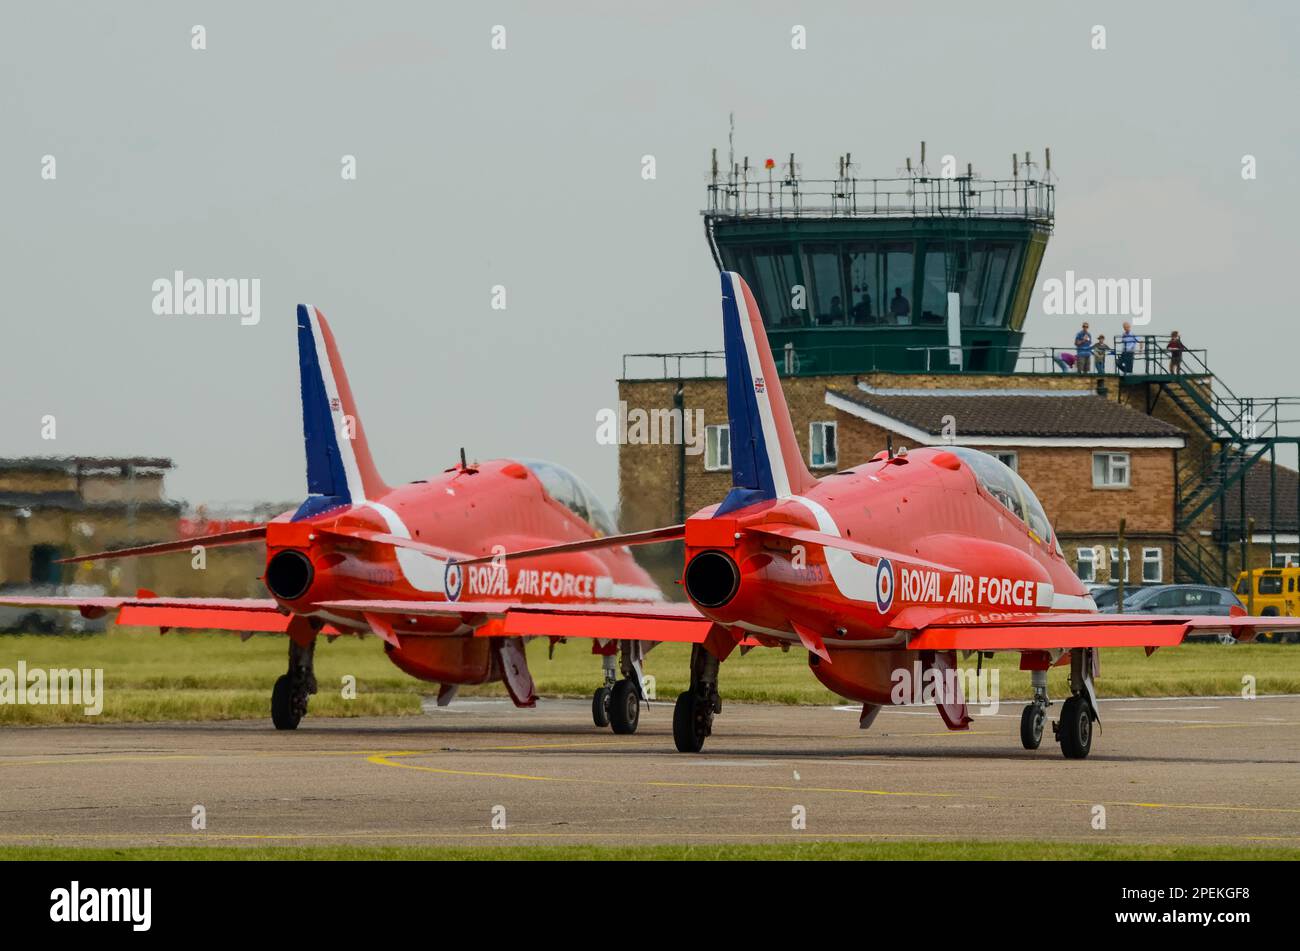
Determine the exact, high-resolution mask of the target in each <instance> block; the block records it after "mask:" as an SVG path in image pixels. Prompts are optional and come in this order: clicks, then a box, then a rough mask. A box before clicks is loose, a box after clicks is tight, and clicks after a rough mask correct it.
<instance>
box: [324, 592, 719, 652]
mask: <svg viewBox="0 0 1300 951" xmlns="http://www.w3.org/2000/svg"><path fill="white" fill-rule="evenodd" d="M318 607H320V608H321V609H322V610H326V611H355V612H360V613H362V614H364V615H366V616H367V619H368V620H371V626H372V627H375V626H376V625H375V623H374V620H373V619H374V618H376V617H381V618H383V619H384V623H382V624H380V625H379V626H380V628H381V629H382V628H385V627H387V628H391V630H392V632H394V633H396V634H404V633H405V632H403V631H402V628H401V619H402V618H404V617H410V618H418V617H459V618H460V619H461V621H462V622H464V623H465V624H469V625H471V626H473V627H474V628H475V632H474V633H475V636H476V637H533V636H547V637H591V638H597V639H606V638H617V639H620V640H636V641H657V642H670V641H672V642H678V643H685V644H699V643H702V642H703V641H704V639H705V637H706V636H707V635H708V633H709V627H710V626H711V624H712V622H710V621H708V620H706V619H705V618H704V617H702V616H701V615H700V613H699V612H698V611H697V610H695V608H694V607H693V606H692V605H690V604H686V603H682V602H668V601H638V602H599V603H594V604H544V603H527V604H520V603H519V602H517V601H382V600H356V601H324V602H322V603H321V604H319V605H318ZM376 633H379V634H380V636H384V631H383V630H380V631H377V632H376ZM410 633H411V634H416V635H418V634H419V633H420V632H418V631H412V632H410Z"/></svg>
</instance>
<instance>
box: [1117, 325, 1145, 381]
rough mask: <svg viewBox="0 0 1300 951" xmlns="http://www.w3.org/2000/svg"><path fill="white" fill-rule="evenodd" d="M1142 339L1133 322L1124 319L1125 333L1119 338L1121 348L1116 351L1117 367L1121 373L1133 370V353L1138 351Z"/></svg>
mask: <svg viewBox="0 0 1300 951" xmlns="http://www.w3.org/2000/svg"><path fill="white" fill-rule="evenodd" d="M1140 343H1141V341H1140V340H1139V339H1138V335H1137V334H1135V333H1134V332H1133V324H1132V323H1130V322H1129V321H1127V320H1126V321H1124V333H1123V334H1121V335H1120V338H1119V349H1118V350H1117V351H1116V353H1115V368H1116V369H1117V370H1119V371H1120V372H1121V373H1132V372H1133V355H1134V354H1135V353H1137V349H1138V345H1139V344H1140Z"/></svg>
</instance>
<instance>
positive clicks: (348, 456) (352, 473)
mask: <svg viewBox="0 0 1300 951" xmlns="http://www.w3.org/2000/svg"><path fill="white" fill-rule="evenodd" d="M307 319H308V320H310V321H311V338H312V342H313V343H315V345H316V364H317V366H319V367H320V372H321V379H322V381H323V382H324V383H325V398H326V399H327V400H328V401H329V407H330V424H331V425H332V426H333V427H334V441H335V442H336V443H337V444H338V447H339V456H340V457H341V458H342V460H343V475H344V477H345V478H346V479H347V480H348V494H349V495H350V496H352V501H353V502H354V503H361V502H364V501H366V487H365V486H364V485H363V484H362V482H361V470H360V469H359V468H357V456H356V453H354V452H353V451H352V440H351V439H349V438H348V436H347V435H346V432H345V430H346V429H350V430H351V432H353V433H354V434H355V432H356V427H357V425H358V424H357V421H356V419H355V418H353V420H352V426H351V427H344V425H343V423H344V419H345V417H346V416H347V407H346V406H344V405H343V397H342V395H341V394H340V393H339V387H338V383H337V381H335V379H334V364H332V363H331V362H330V355H329V349H328V348H327V347H326V346H325V335H324V334H323V333H322V332H321V327H320V319H319V318H318V317H317V316H316V308H315V307H313V306H312V305H311V304H308V305H307ZM336 404H337V406H338V408H337V409H335V408H334V407H335V405H336ZM394 534H396V533H394ZM407 537H408V538H409V537H410V536H409V535H408V536H407Z"/></svg>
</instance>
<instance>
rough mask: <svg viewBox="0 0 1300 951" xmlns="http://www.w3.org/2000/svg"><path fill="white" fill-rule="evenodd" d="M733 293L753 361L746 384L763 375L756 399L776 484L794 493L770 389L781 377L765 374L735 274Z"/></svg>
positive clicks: (781, 493)
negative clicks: (761, 386) (775, 377)
mask: <svg viewBox="0 0 1300 951" xmlns="http://www.w3.org/2000/svg"><path fill="white" fill-rule="evenodd" d="M731 296H732V297H733V298H734V299H735V301H736V312H737V313H738V314H739V315H740V335H741V337H742V338H743V339H744V341H745V355H746V357H747V359H748V362H749V379H748V380H746V381H744V383H745V386H748V387H750V388H751V389H754V381H755V379H756V378H758V377H763V391H762V392H761V393H759V392H757V391H755V392H754V401H755V403H756V404H757V406H758V419H759V423H760V425H761V426H762V427H763V443H764V444H765V445H766V446H767V465H768V468H769V469H771V470H772V484H773V486H775V488H776V497H777V498H778V499H783V498H786V497H787V496H788V495H789V494H790V476H789V473H787V471H786V468H785V459H784V458H783V457H782V455H781V438H780V433H779V432H778V431H777V428H776V420H775V419H774V418H773V416H772V403H771V401H770V400H769V399H768V393H769V392H770V391H771V388H772V387H773V386H779V385H780V384H779V382H778V381H777V380H768V379H767V378H766V377H765V376H764V372H763V364H762V362H761V361H760V360H759V359H758V346H757V344H756V343H755V341H754V324H753V322H752V321H751V320H750V316H749V302H748V301H746V300H745V291H744V289H743V288H742V287H741V286H740V281H739V280H738V279H737V278H736V276H735V275H732V277H731Z"/></svg>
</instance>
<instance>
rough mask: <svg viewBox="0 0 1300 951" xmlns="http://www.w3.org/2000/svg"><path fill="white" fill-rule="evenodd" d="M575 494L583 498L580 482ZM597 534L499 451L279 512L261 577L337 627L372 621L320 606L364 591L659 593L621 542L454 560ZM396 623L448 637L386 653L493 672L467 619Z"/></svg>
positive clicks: (504, 595)
mask: <svg viewBox="0 0 1300 951" xmlns="http://www.w3.org/2000/svg"><path fill="white" fill-rule="evenodd" d="M552 468H553V467H552ZM575 495H576V496H577V497H578V498H579V499H581V497H582V492H581V489H578V490H576V492H575ZM581 504H582V503H581V501H579V502H578V503H577V504H576V505H575V507H578V506H580V505H581ZM367 532H370V533H376V534H381V535H391V536H399V537H402V538H410V539H413V540H415V541H417V542H421V543H424V544H427V545H429V546H432V547H433V548H436V549H438V550H439V551H440V552H443V553H445V556H444V557H438V556H436V555H432V554H426V553H424V552H419V551H411V550H408V549H402V548H395V547H393V546H392V545H388V544H383V543H381V542H375V541H368V540H365V538H364V537H356V536H357V535H358V534H362V535H364V533H367ZM597 534H598V532H597V530H596V529H595V528H593V526H592V525H591V524H589V523H588V522H587V521H586V520H585V519H584V518H580V517H579V515H578V514H576V513H575V511H573V510H572V509H570V508H569V507H567V506H566V505H563V504H560V502H558V501H556V499H555V498H553V497H552V495H551V494H549V493H548V492H547V490H546V488H544V487H543V485H542V482H541V481H540V480H539V479H538V477H537V475H536V474H535V473H534V471H533V470H532V469H531V468H529V467H528V466H525V465H523V464H521V463H519V462H514V461H511V460H494V461H491V462H485V463H481V464H476V465H472V466H466V467H463V468H462V467H459V466H458V467H456V468H453V469H449V470H447V471H446V472H443V473H441V474H439V475H437V476H435V477H433V478H430V479H428V480H427V481H423V482H415V483H411V484H409V485H404V486H401V487H398V488H395V489H392V490H390V491H388V492H386V493H385V494H384V495H382V496H381V497H379V498H377V499H371V500H367V501H364V502H359V503H357V504H354V505H351V506H348V507H345V508H341V509H334V510H331V511H326V512H322V513H320V514H318V515H314V516H311V517H309V518H306V519H303V520H300V521H291V520H290V517H289V516H287V515H286V516H282V517H281V518H280V519H277V520H276V521H274V522H272V523H271V524H270V525H269V526H268V530H267V538H266V542H267V574H266V578H265V580H266V584H267V587H268V589H269V590H270V591H271V594H272V595H273V596H274V597H275V598H276V600H277V601H278V602H279V603H280V604H281V605H282V606H283V607H284V608H286V609H288V610H289V611H291V612H293V613H295V614H299V615H306V616H309V617H312V618H316V619H318V620H321V621H324V622H326V623H328V624H330V625H332V626H333V627H335V628H338V629H340V630H368V629H370V628H371V624H370V622H369V621H368V619H367V618H366V617H365V616H364V615H363V614H361V613H359V612H338V611H326V610H322V609H320V608H318V607H317V605H319V604H320V603H322V602H327V601H343V600H363V599H377V600H386V601H404V600H410V601H447V600H450V601H460V600H464V601H512V602H523V603H529V602H552V603H575V602H579V603H580V602H588V601H595V600H597V599H600V600H622V601H644V600H658V599H660V598H661V597H662V595H661V594H660V592H659V590H658V588H657V587H655V585H654V583H653V582H652V581H651V579H650V577H649V575H647V574H646V572H645V571H644V570H642V569H641V568H640V567H639V566H638V565H637V564H636V562H635V561H634V560H633V558H632V555H631V553H630V552H629V551H628V550H627V549H626V548H622V547H619V548H608V549H600V550H596V551H590V552H577V553H572V554H565V555H553V556H549V557H547V558H544V559H539V560H537V559H535V560H524V559H521V560H518V561H514V560H512V561H509V562H505V561H504V560H503V561H502V563H501V564H499V565H494V564H481V565H471V566H460V565H455V564H451V566H450V567H449V562H453V561H454V560H461V559H467V558H475V557H479V556H484V555H492V554H494V553H495V552H498V551H499V552H506V551H512V550H516V549H520V548H535V547H541V546H545V545H554V544H559V543H563V542H573V541H578V540H581V539H588V538H592V537H594V536H596V535H597ZM348 536H352V537H348ZM498 546H499V547H498ZM395 626H397V627H398V628H399V629H400V630H401V631H402V632H403V633H419V634H423V635H430V634H433V635H444V636H442V637H429V636H422V637H410V638H403V639H402V640H401V644H400V646H399V647H395V646H393V645H392V644H389V645H387V647H388V654H389V657H390V658H391V659H392V660H393V662H394V663H395V664H397V666H398V667H400V668H402V669H403V670H405V671H407V672H408V673H410V674H412V675H414V676H417V677H420V678H422V679H426V680H434V681H441V682H448V683H481V682H484V681H486V680H491V679H495V678H494V672H493V670H492V654H491V651H490V649H489V647H490V642H489V639H488V638H474V637H473V636H472V634H473V632H474V626H473V625H471V624H467V623H465V622H464V621H463V620H462V619H461V618H459V617H455V616H451V617H446V618H443V617H418V618H417V617H412V618H402V619H401V620H400V622H399V623H397V624H396V625H395Z"/></svg>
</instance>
